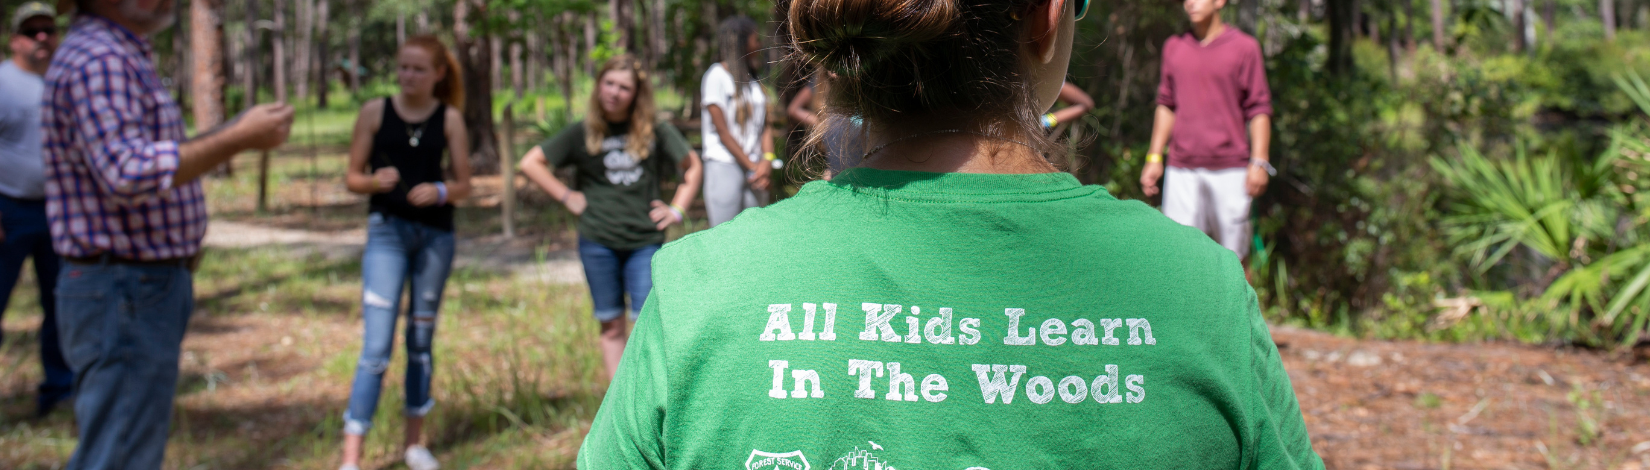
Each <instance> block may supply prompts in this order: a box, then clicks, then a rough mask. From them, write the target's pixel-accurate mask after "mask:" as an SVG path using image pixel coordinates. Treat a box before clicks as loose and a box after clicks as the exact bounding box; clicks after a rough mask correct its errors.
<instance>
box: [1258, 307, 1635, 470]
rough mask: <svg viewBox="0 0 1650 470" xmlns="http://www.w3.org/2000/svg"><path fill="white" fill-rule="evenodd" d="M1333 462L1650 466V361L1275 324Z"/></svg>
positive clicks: (1316, 440) (1315, 437)
mask: <svg viewBox="0 0 1650 470" xmlns="http://www.w3.org/2000/svg"><path fill="white" fill-rule="evenodd" d="M1273 338H1274V340H1276V341H1277V342H1278V343H1279V344H1280V346H1281V347H1282V349H1281V350H1280V353H1281V354H1282V356H1283V359H1284V366H1285V367H1286V368H1287V369H1288V371H1289V376H1290V379H1291V380H1292V382H1293V383H1294V386H1295V392H1296V394H1297V396H1298V397H1299V398H1300V401H1301V411H1302V412H1303V413H1304V414H1305V416H1306V423H1307V427H1308V428H1309V430H1310V432H1311V434H1312V442H1313V445H1314V448H1316V449H1317V450H1318V452H1319V453H1320V455H1322V456H1323V457H1324V459H1325V460H1326V461H1327V462H1328V463H1329V467H1330V468H1340V469H1365V468H1370V469H1374V468H1393V469H1431V468H1440V469H1451V468H1486V469H1489V468H1495V469H1502V468H1529V469H1539V468H1551V469H1570V468H1590V469H1622V470H1645V469H1650V364H1645V362H1644V361H1642V360H1638V361H1636V363H1635V362H1633V361H1634V360H1633V359H1632V358H1631V357H1623V358H1616V357H1613V356H1612V355H1609V354H1606V353H1599V352H1595V351H1581V350H1574V349H1566V348H1552V347H1537V346H1523V345H1515V344H1502V343H1490V344H1428V343H1418V342H1409V341H1396V342H1392V341H1361V340H1355V339H1348V338H1340V337H1336V336H1333V335H1329V334H1325V333H1320V332H1315V331H1305V330H1299V329H1293V328H1274V330H1273Z"/></svg>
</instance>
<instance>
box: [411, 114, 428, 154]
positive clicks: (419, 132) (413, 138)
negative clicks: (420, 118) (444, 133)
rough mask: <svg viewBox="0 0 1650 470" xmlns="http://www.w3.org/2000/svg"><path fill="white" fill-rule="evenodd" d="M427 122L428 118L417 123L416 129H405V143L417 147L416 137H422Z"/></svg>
mask: <svg viewBox="0 0 1650 470" xmlns="http://www.w3.org/2000/svg"><path fill="white" fill-rule="evenodd" d="M429 123H430V120H428V119H425V120H424V122H421V123H418V128H417V129H409V130H407V144H408V145H411V146H413V148H418V139H419V138H422V137H424V126H425V125H427V124H429Z"/></svg>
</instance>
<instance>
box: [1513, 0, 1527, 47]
mask: <svg viewBox="0 0 1650 470" xmlns="http://www.w3.org/2000/svg"><path fill="white" fill-rule="evenodd" d="M1511 10H1512V20H1513V21H1512V24H1513V50H1515V51H1519V52H1523V51H1527V50H1529V48H1530V44H1529V38H1528V37H1525V36H1524V29H1525V28H1526V25H1525V22H1524V0H1512V8H1511Z"/></svg>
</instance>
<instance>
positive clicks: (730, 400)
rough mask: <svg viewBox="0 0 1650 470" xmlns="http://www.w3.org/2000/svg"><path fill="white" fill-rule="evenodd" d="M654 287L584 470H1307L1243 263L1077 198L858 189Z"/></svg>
mask: <svg viewBox="0 0 1650 470" xmlns="http://www.w3.org/2000/svg"><path fill="white" fill-rule="evenodd" d="M653 267H654V271H653V279H654V281H653V293H652V294H651V295H649V296H648V301H647V304H646V306H645V307H644V308H643V312H642V315H641V320H640V322H639V323H637V325H636V327H635V332H634V333H632V336H631V338H630V343H629V346H628V347H627V348H626V349H625V353H624V359H623V360H622V362H621V365H620V368H619V374H618V377H617V378H616V380H615V381H614V383H613V384H612V385H611V386H610V388H609V389H608V392H607V396H606V397H605V398H604V400H603V402H602V407H601V410H600V411H599V412H598V413H597V415H596V420H595V423H594V424H593V425H592V427H591V429H590V433H589V435H588V436H587V437H586V440H585V441H584V445H583V448H582V449H581V450H580V452H579V461H578V463H579V467H580V468H584V469H637V468H655V469H663V468H669V469H801V470H808V469H832V470H835V469H847V468H854V469H861V468H871V469H876V468H881V469H884V470H887V469H892V468H898V469H902V470H905V469H909V470H918V469H925V470H969V469H972V470H980V469H990V470H1009V469H1095V468H1226V469H1232V468H1264V469H1293V468H1323V462H1322V460H1320V459H1319V458H1318V456H1317V454H1316V453H1314V452H1313V450H1312V448H1311V442H1310V441H1309V440H1308V438H1307V433H1306V427H1305V424H1304V422H1303V421H1302V419H1301V413H1300V408H1299V405H1298V404H1297V403H1296V401H1295V394H1294V391H1293V389H1291V388H1290V385H1289V376H1288V375H1287V374H1285V373H1284V370H1283V364H1282V362H1281V361H1280V360H1279V357H1278V353H1277V348H1276V346H1274V345H1273V343H1272V340H1271V335H1270V334H1269V333H1268V331H1267V329H1266V324H1265V322H1264V321H1263V320H1262V319H1261V317H1260V313H1259V309H1258V307H1257V304H1256V299H1255V296H1254V291H1253V290H1251V289H1250V288H1249V286H1248V284H1246V283H1245V282H1244V278H1243V272H1242V268H1241V267H1240V264H1239V262H1238V260H1237V258H1236V257H1235V256H1233V254H1232V253H1231V252H1230V251H1227V250H1225V249H1224V248H1221V247H1220V246H1219V245H1216V244H1215V243H1214V242H1212V241H1210V240H1209V238H1208V237H1207V236H1204V235H1203V234H1202V233H1200V232H1198V231H1197V230H1195V229H1191V228H1187V227H1183V226H1180V225H1177V224H1175V223H1174V222H1172V221H1170V220H1169V219H1168V218H1165V217H1164V216H1163V215H1162V214H1160V213H1158V212H1157V211H1155V210H1153V209H1152V208H1150V207H1148V206H1146V205H1145V204H1141V203H1139V202H1124V201H1118V200H1117V199H1114V198H1112V197H1111V196H1110V195H1108V194H1106V192H1105V191H1104V190H1103V189H1102V188H1099V187H1095V186H1082V185H1080V184H1079V183H1078V182H1077V180H1076V179H1075V178H1072V177H1071V176H1070V175H1067V174H1063V173H1054V174H1040V175H980V174H936V173H911V172H895V171H880V170H872V169H863V168H856V169H850V170H848V171H847V172H846V173H844V174H843V175H842V176H840V177H838V178H836V179H835V180H833V181H830V182H815V183H810V184H808V185H807V186H805V187H804V188H803V189H802V191H801V193H800V194H798V195H797V196H796V197H793V198H790V199H787V200H785V201H783V202H780V203H778V204H774V205H772V206H769V207H768V208H766V209H752V210H748V211H746V212H745V213H743V214H742V215H740V216H739V217H738V218H736V219H734V220H733V221H731V222H729V223H727V224H724V225H722V226H719V227H717V228H716V229H714V230H709V231H704V232H699V233H696V234H693V235H690V236H688V237H685V238H683V239H681V240H680V241H677V242H674V243H671V244H670V245H668V246H666V247H664V249H663V250H661V251H659V252H658V254H657V256H656V257H655V258H653ZM879 465H880V466H879Z"/></svg>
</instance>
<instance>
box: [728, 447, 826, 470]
mask: <svg viewBox="0 0 1650 470" xmlns="http://www.w3.org/2000/svg"><path fill="white" fill-rule="evenodd" d="M782 469H790V470H812V467H811V466H809V465H808V458H807V457H804V456H803V455H802V451H800V450H793V451H790V452H785V453H782V454H775V453H773V452H763V451H760V450H755V449H752V450H751V457H750V458H748V459H745V470H782Z"/></svg>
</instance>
